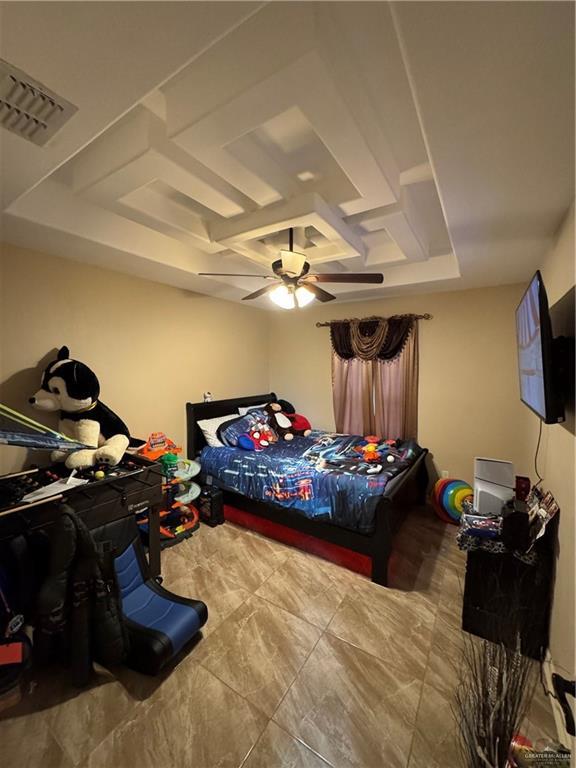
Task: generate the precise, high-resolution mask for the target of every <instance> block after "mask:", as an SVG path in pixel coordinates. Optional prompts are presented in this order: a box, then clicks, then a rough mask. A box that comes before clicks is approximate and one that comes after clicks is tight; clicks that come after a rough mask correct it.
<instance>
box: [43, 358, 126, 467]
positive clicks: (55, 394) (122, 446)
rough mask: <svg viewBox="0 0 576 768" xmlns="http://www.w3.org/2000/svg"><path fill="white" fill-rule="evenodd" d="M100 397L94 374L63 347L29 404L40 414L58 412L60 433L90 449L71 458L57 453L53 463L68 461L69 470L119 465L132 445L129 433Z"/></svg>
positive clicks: (60, 452)
mask: <svg viewBox="0 0 576 768" xmlns="http://www.w3.org/2000/svg"><path fill="white" fill-rule="evenodd" d="M99 394H100V383H99V381H98V378H97V377H96V374H95V373H94V371H92V370H91V369H90V368H88V366H87V365H85V364H84V363H80V362H78V360H71V359H70V353H69V351H68V347H62V348H61V349H60V350H59V351H58V357H57V359H56V360H54V361H53V362H52V363H50V364H49V365H48V367H47V368H46V370H45V371H44V373H43V375H42V383H41V386H40V389H39V390H38V392H36V394H35V395H34V396H33V397H31V398H30V399H29V402H30V404H31V405H32V406H33V407H34V408H36V409H37V410H39V411H58V410H59V411H60V421H59V425H58V429H59V430H60V432H62V433H64V434H65V435H67V436H68V437H71V438H72V439H73V440H76V441H77V442H79V443H84V445H88V446H90V448H86V449H82V450H79V451H74V452H73V453H70V454H68V453H65V452H63V451H54V452H53V453H52V455H51V458H52V461H65V462H66V466H67V467H68V468H69V469H80V468H82V467H91V466H94V464H110V465H115V464H118V462H119V461H120V459H121V458H122V456H123V455H124V453H125V451H126V448H128V445H129V443H130V439H129V438H130V433H129V432H128V427H127V426H126V424H124V422H123V421H122V419H120V417H119V416H117V415H116V414H115V413H114V412H113V411H111V410H110V408H108V407H107V406H106V405H104V403H102V402H101V401H100V400H99V399H98V396H99Z"/></svg>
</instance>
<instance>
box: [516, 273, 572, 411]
mask: <svg viewBox="0 0 576 768" xmlns="http://www.w3.org/2000/svg"><path fill="white" fill-rule="evenodd" d="M516 340H517V344H518V371H519V374H520V398H521V400H522V402H523V403H525V404H526V405H527V406H528V407H529V408H531V409H532V410H533V411H534V413H536V414H537V415H538V416H539V417H540V418H541V419H542V420H543V421H544V422H545V423H546V424H556V423H557V422H558V421H562V420H563V418H564V409H563V405H562V397H561V393H560V389H559V380H558V371H557V365H556V363H557V361H556V360H555V346H554V339H553V336H552V323H551V320H550V313H549V311H548V299H547V297H546V289H545V288H544V283H543V282H542V275H541V274H540V272H536V274H535V275H534V277H533V278H532V280H531V281H530V285H529V286H528V288H527V289H526V292H525V294H524V296H523V297H522V301H521V302H520V304H519V305H518V308H517V310H516Z"/></svg>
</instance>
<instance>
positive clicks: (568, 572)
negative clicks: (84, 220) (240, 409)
mask: <svg viewBox="0 0 576 768" xmlns="http://www.w3.org/2000/svg"><path fill="white" fill-rule="evenodd" d="M573 220H574V212H573V210H572V212H571V215H570V217H569V218H568V220H567V223H566V224H565V226H564V228H563V230H562V232H561V233H560V236H559V238H558V242H557V244H556V246H555V247H554V248H553V249H552V250H551V252H550V254H549V255H548V257H547V259H546V260H545V262H544V264H543V265H542V271H543V275H544V281H545V283H546V287H547V290H548V296H549V300H550V304H553V303H554V302H555V301H556V300H557V299H558V298H560V296H561V295H562V294H563V293H564V292H565V290H566V289H567V288H568V287H569V286H570V285H573V284H574V263H573V254H574V239H573V237H574V236H573ZM523 290H524V286H521V285H516V286H514V285H513V286H504V287H499V288H486V289H481V290H470V291H460V292H450V293H436V294H427V295H418V296H405V297H402V298H392V299H386V300H378V301H368V302H361V303H351V304H336V305H335V306H331V305H313V306H312V307H308V308H306V309H305V310H302V311H300V312H298V313H283V312H273V313H268V312H263V311H262V310H258V309H254V308H250V307H245V306H241V305H239V304H234V303H230V302H223V301H219V300H217V299H212V298H208V297H205V296H200V295H195V294H192V293H189V292H187V291H179V290H178V289H175V288H170V287H168V286H164V285H160V284H156V283H152V282H148V281H145V280H139V279H135V278H131V277H129V276H127V275H123V274H120V273H116V272H111V271H107V270H101V269H98V268H95V267H90V266H86V265H82V264H79V263H76V262H72V261H68V260H64V259H59V258H55V257H53V256H48V255H45V254H41V253H35V252H30V251H25V250H21V249H18V248H15V247H12V246H3V249H2V251H0V401H3V402H6V403H8V404H9V405H12V406H14V407H15V408H17V409H18V410H21V411H23V412H25V413H28V414H29V415H31V416H32V417H35V418H37V419H38V420H40V421H43V420H45V419H46V418H47V417H46V415H43V414H38V413H37V412H35V411H33V410H32V409H29V407H28V405H27V403H26V400H27V397H28V396H29V394H30V393H32V392H34V391H35V390H36V389H37V386H38V381H39V373H40V370H41V365H40V364H41V363H43V362H45V361H46V360H47V359H50V353H51V352H52V351H53V350H54V348H55V347H57V346H60V345H62V344H67V345H68V346H69V347H70V349H71V353H72V355H73V356H75V357H77V358H79V359H81V360H83V361H85V362H86V363H88V364H89V365H90V366H91V367H93V368H94V370H95V371H96V372H97V374H98V376H99V377H100V379H101V385H102V399H103V400H104V402H106V403H108V404H109V405H110V407H112V408H113V409H114V410H116V411H117V412H118V413H119V415H120V416H122V417H123V418H124V419H125V420H126V421H127V423H128V425H129V426H130V428H131V430H132V432H133V434H136V435H143V436H146V435H147V434H148V433H149V432H151V431H152V430H156V429H162V430H164V431H165V432H166V433H168V434H169V435H170V436H171V437H173V438H174V439H175V440H176V441H177V442H178V443H182V444H184V441H185V410H184V404H185V403H186V401H187V400H198V399H201V396H202V393H203V392H204V391H205V390H210V391H211V392H212V393H213V394H214V395H215V396H216V397H218V398H222V397H229V396H235V395H241V394H244V393H251V392H252V393H255V392H265V391H268V390H269V389H273V390H275V391H276V392H277V393H278V394H279V395H280V396H283V397H285V398H286V399H288V400H291V401H292V402H294V404H295V405H296V407H297V409H298V410H299V411H300V412H302V413H304V414H306V415H308V416H309V417H310V418H311V420H312V422H313V424H314V426H316V427H320V428H328V429H331V428H333V413H332V393H331V377H330V342H329V335H328V329H326V328H316V327H315V324H316V322H317V321H325V320H329V319H331V318H343V317H355V316H356V317H362V316H367V315H371V314H385V315H392V314H395V313H402V312H415V313H425V312H429V313H431V314H432V315H433V316H434V317H433V319H432V320H429V321H422V322H421V324H420V328H421V333H420V397H419V409H420V427H419V441H420V443H421V444H422V445H424V446H426V447H428V448H429V449H430V450H431V452H432V454H433V459H434V462H435V465H436V467H437V469H438V470H439V471H441V470H447V471H448V472H449V473H450V475H452V476H455V477H460V478H463V479H466V480H468V481H472V477H473V464H472V462H473V457H474V456H477V455H486V456H494V457H498V458H503V459H510V460H511V461H513V462H514V464H515V466H516V470H517V472H518V473H521V474H527V475H529V476H533V470H532V462H533V454H534V448H535V445H536V430H537V426H538V423H537V419H536V418H535V417H534V416H533V415H532V414H531V413H530V411H529V410H528V409H527V408H526V407H525V406H523V405H522V404H521V403H520V400H519V394H518V380H517V370H516V357H515V330H514V309H515V307H516V305H517V304H518V301H519V299H520V297H521V294H522V292H523ZM22 460H23V456H22V453H21V452H20V451H18V450H17V449H12V448H6V447H0V471H8V470H10V469H12V468H14V467H17V466H19V465H20V464H21V462H22ZM540 464H541V468H542V469H543V474H544V477H545V485H546V487H549V488H550V489H551V490H552V491H553V492H554V494H555V495H556V497H557V498H558V501H559V502H560V505H561V507H562V515H561V528H560V546H561V551H560V559H559V561H558V579H557V588H556V598H555V608H554V617H553V631H552V653H553V656H554V658H555V660H556V662H557V664H558V665H559V666H560V667H561V668H563V669H564V670H565V671H566V672H570V671H573V663H572V662H573V642H574V438H573V436H572V435H570V433H569V432H567V431H566V430H565V429H564V428H562V427H561V426H558V425H554V426H551V427H545V429H544V434H543V440H542V447H541V459H540Z"/></svg>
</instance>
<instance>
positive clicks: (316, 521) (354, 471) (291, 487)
mask: <svg viewBox="0 0 576 768" xmlns="http://www.w3.org/2000/svg"><path fill="white" fill-rule="evenodd" d="M276 399H277V398H276V395H275V393H273V392H271V393H265V394H262V395H252V396H249V397H241V398H234V399H229V400H216V401H212V402H207V403H204V402H202V403H187V405H186V413H187V438H188V446H187V447H188V456H189V457H198V456H200V461H201V464H202V472H203V475H204V476H210V477H211V478H212V481H213V482H214V484H216V485H218V486H219V487H220V488H221V489H222V491H223V493H224V501H225V504H226V505H227V509H228V510H241V511H243V512H244V513H247V515H246V514H245V516H244V518H242V519H238V518H234V517H232V518H231V519H235V521H236V522H241V523H242V524H245V525H246V524H248V525H249V526H250V527H257V528H258V529H259V530H261V531H262V530H263V529H262V528H261V527H258V526H255V525H254V526H253V525H251V523H250V522H248V523H246V518H247V517H248V520H250V519H253V520H258V521H260V520H264V521H269V524H270V525H271V526H276V527H277V526H282V527H283V528H285V529H286V528H287V529H289V530H291V531H296V532H298V534H299V535H300V536H301V537H302V538H303V539H304V538H307V539H309V538H310V537H312V538H313V539H315V540H321V541H323V542H328V543H329V544H331V545H335V546H336V547H339V548H344V549H345V550H348V551H350V552H352V553H358V554H359V555H361V556H364V557H365V558H369V560H370V561H371V578H372V581H374V582H376V583H378V584H381V585H383V586H388V571H389V568H388V566H389V558H390V554H391V551H392V542H393V537H394V534H395V533H396V531H397V530H398V528H399V527H400V525H401V523H402V521H403V519H404V517H405V516H406V514H407V512H408V510H409V508H410V506H411V505H413V504H415V503H423V501H424V499H425V493H426V486H427V482H428V475H427V471H426V464H425V459H426V454H427V450H426V449H424V448H421V447H420V446H418V445H417V444H416V443H414V442H413V441H406V442H404V443H400V444H399V446H398V448H397V449H396V448H395V449H391V451H392V452H393V454H394V461H393V463H392V464H387V463H386V464H384V465H383V466H382V469H381V470H380V471H377V473H373V472H372V470H373V466H372V465H369V464H365V463H364V462H362V461H359V460H358V458H356V459H354V456H356V457H358V453H357V450H356V445H357V443H358V438H357V437H356V438H355V437H354V436H350V435H336V434H333V433H321V432H313V433H312V435H310V436H309V437H296V438H295V439H294V440H293V441H292V442H291V443H288V442H282V441H279V442H278V443H276V444H274V445H272V446H270V447H269V448H267V449H266V450H265V451H262V452H252V451H243V450H242V449H240V448H236V447H230V446H228V447H209V446H208V445H207V443H206V439H205V437H204V434H203V432H202V430H201V429H200V427H199V426H198V422H199V421H203V420H205V419H214V418H217V417H223V416H226V415H228V414H236V413H237V412H238V408H251V407H256V406H258V405H260V404H261V403H266V402H276ZM227 517H230V515H227ZM264 532H267V529H264ZM271 535H273V536H274V535H275V533H272V534H271ZM291 543H295V544H296V546H298V541H295V540H294V537H292V539H291Z"/></svg>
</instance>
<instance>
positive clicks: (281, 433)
mask: <svg viewBox="0 0 576 768" xmlns="http://www.w3.org/2000/svg"><path fill="white" fill-rule="evenodd" d="M264 410H265V411H266V413H267V414H268V423H269V424H270V426H271V427H272V429H273V430H274V432H276V434H277V435H278V437H279V438H280V440H294V435H295V432H294V427H293V426H292V422H291V421H290V419H289V418H288V416H287V415H286V414H285V413H283V412H282V406H281V405H280V403H268V405H266V406H265V407H264Z"/></svg>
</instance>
